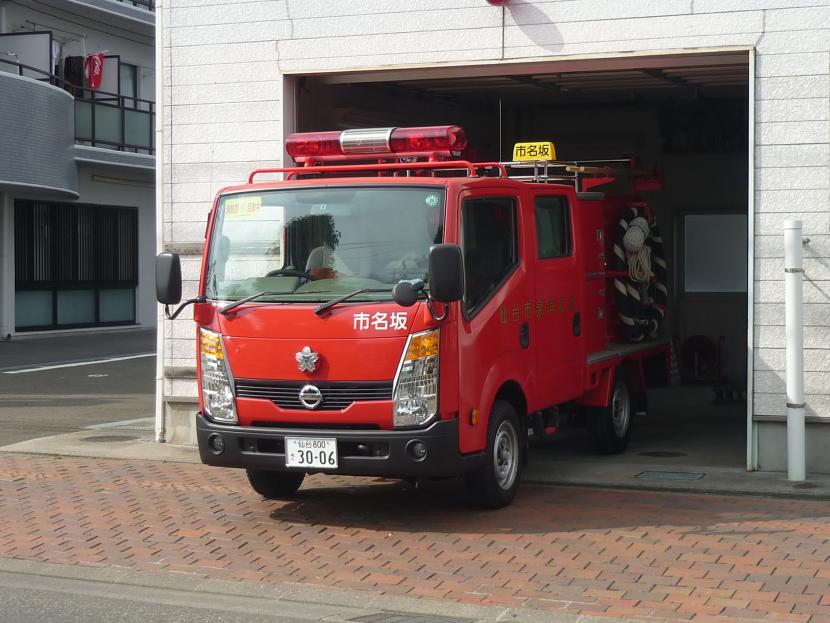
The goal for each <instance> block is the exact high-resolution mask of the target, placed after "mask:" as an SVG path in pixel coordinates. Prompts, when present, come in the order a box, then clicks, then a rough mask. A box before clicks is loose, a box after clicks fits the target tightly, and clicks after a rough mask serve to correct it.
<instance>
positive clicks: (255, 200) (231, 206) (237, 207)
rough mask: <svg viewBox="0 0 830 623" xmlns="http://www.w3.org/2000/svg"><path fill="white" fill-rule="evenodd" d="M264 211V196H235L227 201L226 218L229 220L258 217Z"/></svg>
mask: <svg viewBox="0 0 830 623" xmlns="http://www.w3.org/2000/svg"><path fill="white" fill-rule="evenodd" d="M261 212H262V197H260V196H259V195H252V196H247V197H234V198H233V199H228V200H227V201H225V218H226V219H228V220H236V219H245V218H257V217H259V215H260V213H261Z"/></svg>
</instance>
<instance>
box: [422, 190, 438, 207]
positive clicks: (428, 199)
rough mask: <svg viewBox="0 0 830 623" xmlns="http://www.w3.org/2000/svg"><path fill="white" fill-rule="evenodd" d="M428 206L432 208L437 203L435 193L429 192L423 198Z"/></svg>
mask: <svg viewBox="0 0 830 623" xmlns="http://www.w3.org/2000/svg"><path fill="white" fill-rule="evenodd" d="M424 201H425V203H426V204H427V206H428V207H430V208H434V207H435V206H437V205H438V202H439V201H440V198H439V197H438V195H437V194H436V193H430V194H428V195H427V197H426V199H425V200H424Z"/></svg>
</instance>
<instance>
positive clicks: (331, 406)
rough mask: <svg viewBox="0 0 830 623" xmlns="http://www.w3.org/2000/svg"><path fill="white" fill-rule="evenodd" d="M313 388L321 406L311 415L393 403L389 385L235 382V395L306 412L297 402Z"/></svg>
mask: <svg viewBox="0 0 830 623" xmlns="http://www.w3.org/2000/svg"><path fill="white" fill-rule="evenodd" d="M312 384H313V385H314V386H315V387H317V389H319V390H320V393H322V394H323V402H322V403H321V404H320V406H319V407H317V408H316V409H314V411H338V410H340V409H345V408H346V407H348V406H349V405H351V404H352V403H354V402H372V401H378V400H392V381H380V382H377V381H345V382H325V383H303V382H297V381H259V380H255V379H237V380H236V395H237V397H238V398H260V399H262V400H271V401H272V402H274V403H276V404H277V405H278V406H279V407H282V408H283V409H301V410H304V411H305V410H307V409H306V407H304V406H303V404H302V403H301V402H300V390H301V389H302V388H303V387H305V386H306V385H312Z"/></svg>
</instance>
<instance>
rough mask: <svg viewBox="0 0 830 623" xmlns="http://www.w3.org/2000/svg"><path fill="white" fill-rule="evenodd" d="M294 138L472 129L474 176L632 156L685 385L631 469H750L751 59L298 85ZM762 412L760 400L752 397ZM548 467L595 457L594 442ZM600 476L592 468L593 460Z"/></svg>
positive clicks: (306, 79) (380, 75)
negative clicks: (514, 164)
mask: <svg viewBox="0 0 830 623" xmlns="http://www.w3.org/2000/svg"><path fill="white" fill-rule="evenodd" d="M289 81H291V82H293V92H294V102H293V103H294V111H293V112H294V114H293V118H294V119H295V124H294V126H295V127H293V128H291V129H292V130H294V131H322V130H342V129H350V128H365V127H389V126H418V125H445V124H457V125H461V126H463V127H464V128H465V130H466V131H467V135H468V138H469V144H470V153H469V154H468V158H469V159H470V160H480V161H491V160H502V161H504V160H509V159H510V157H511V150H512V145H513V143H515V142H518V141H532V140H552V141H554V143H555V144H556V147H557V155H558V157H559V159H561V160H579V159H595V158H618V157H621V156H626V155H630V154H631V155H636V156H637V158H638V159H639V160H641V161H642V162H643V163H645V164H647V165H656V166H658V167H660V168H661V169H662V170H663V172H664V175H665V189H664V190H663V191H662V192H657V193H653V194H650V195H649V196H648V197H647V199H648V201H649V203H650V205H651V206H652V208H653V209H654V210H655V213H656V216H657V218H658V221H659V222H660V225H661V229H662V232H663V237H664V240H665V246H666V252H667V256H668V259H669V262H668V264H669V266H668V274H669V290H670V301H671V305H670V312H669V317H668V321H667V322H666V324H665V326H664V332H665V337H670V338H672V340H673V342H674V344H675V352H676V359H677V371H676V372H677V374H676V380H677V383H676V384H675V385H674V386H672V387H671V388H669V389H667V390H661V391H656V392H653V393H652V394H651V395H650V396H649V402H650V404H649V410H648V414H647V415H645V416H641V417H640V419H639V420H637V421H635V425H636V429H635V433H634V436H633V438H632V445H631V447H630V449H629V451H628V453H627V455H625V457H624V458H622V459H621V458H619V457H616V458H614V459H607V460H614V461H620V460H624V461H630V462H631V463H632V464H635V463H636V464H645V465H653V464H654V465H657V464H659V465H660V466H662V467H665V466H691V465H696V466H712V467H727V466H729V467H742V466H744V465H745V464H746V463H745V460H746V448H747V433H748V431H747V415H746V414H747V411H746V400H747V328H748V327H747V323H748V316H749V314H748V302H747V292H748V284H749V282H750V274H751V273H750V272H749V271H748V261H747V257H748V253H747V244H748V232H749V231H750V230H749V224H748V213H749V206H748V192H747V184H748V166H749V157H748V151H749V137H748V125H749V121H748V115H749V94H748V93H749V89H748V87H749V57H748V53H747V52H728V53H726V52H724V53H715V54H688V55H677V56H659V57H658V56H654V57H626V58H618V59H599V60H597V59H592V60H584V61H561V62H544V63H538V64H533V63H530V64H528V63H523V64H515V63H514V64H491V65H480V66H474V67H440V68H422V69H406V70H390V71H374V72H363V73H350V74H326V75H317V76H295V77H291V78H289ZM750 399H751V397H750ZM555 443H556V447H555V448H554V449H552V450H551V456H555V457H557V459H567V460H578V458H579V457H580V456H582V457H585V458H587V457H588V453H589V450H588V442H587V436H586V435H585V434H584V432H581V431H579V430H578V429H577V430H575V431H574V432H573V433H572V434H570V435H566V436H564V437H563V438H561V439H560V440H559V441H557V442H555ZM590 460H595V457H591V459H590Z"/></svg>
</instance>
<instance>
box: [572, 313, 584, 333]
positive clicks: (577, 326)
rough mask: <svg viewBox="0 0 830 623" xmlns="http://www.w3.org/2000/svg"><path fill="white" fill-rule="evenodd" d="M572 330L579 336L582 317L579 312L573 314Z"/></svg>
mask: <svg viewBox="0 0 830 623" xmlns="http://www.w3.org/2000/svg"><path fill="white" fill-rule="evenodd" d="M573 332H574V336H576V337H579V335H580V333H582V317H581V316H580V315H579V312H576V313H575V314H574V321H573Z"/></svg>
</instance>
